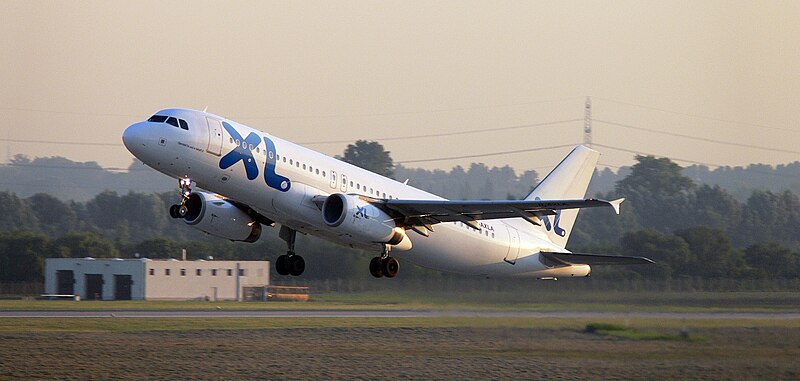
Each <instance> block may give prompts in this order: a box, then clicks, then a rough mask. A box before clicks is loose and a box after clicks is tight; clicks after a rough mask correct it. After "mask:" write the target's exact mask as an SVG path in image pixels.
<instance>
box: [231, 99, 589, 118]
mask: <svg viewBox="0 0 800 381" xmlns="http://www.w3.org/2000/svg"><path fill="white" fill-rule="evenodd" d="M576 99H582V97H569V98H558V99H549V100H542V101H531V102H518V103H509V104H494V105H487V106H473V107H456V108H442V109H433V110H414V111H394V112H381V113H365V114H327V115H311V116H249V117H248V116H241V115H240V116H238V118H241V119H253V120H265V119H326V118H367V117H375V116H395V115H418V114H437V113H443V112H453V111H472V110H487V109H493V108H505V107H517V106H530V105H535V104H545V103H558V102H566V101H574V100H576Z"/></svg>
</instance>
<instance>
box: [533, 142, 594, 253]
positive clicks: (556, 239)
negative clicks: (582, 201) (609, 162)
mask: <svg viewBox="0 0 800 381" xmlns="http://www.w3.org/2000/svg"><path fill="white" fill-rule="evenodd" d="M598 158H600V152H597V151H595V150H593V149H590V148H587V147H586V146H577V147H575V149H573V150H572V152H570V153H569V155H567V157H565V158H564V160H562V161H561V162H560V163H558V165H557V166H556V167H555V168H554V169H553V170H552V171H551V172H550V173H549V174H548V175H547V176H545V178H544V180H542V181H541V182H540V183H539V185H537V186H536V188H534V189H533V191H532V192H531V194H529V195H528V197H526V198H525V199H526V200H565V199H578V198H584V197H585V196H586V189H587V188H588V187H589V181H590V180H591V179H592V173H593V172H594V168H595V166H596V165H597V159H598ZM578 210H579V209H564V210H559V211H557V214H556V215H555V216H543V217H542V222H543V223H542V229H545V230H546V231H547V235H548V237H550V240H551V241H553V243H555V244H557V245H559V246H561V247H566V245H567V240H568V239H569V235H570V233H572V226H573V225H575V219H576V218H577V217H578Z"/></svg>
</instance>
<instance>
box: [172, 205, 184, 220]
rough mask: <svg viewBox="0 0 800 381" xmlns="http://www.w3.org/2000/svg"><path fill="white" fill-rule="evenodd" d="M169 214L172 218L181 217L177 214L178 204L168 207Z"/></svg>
mask: <svg viewBox="0 0 800 381" xmlns="http://www.w3.org/2000/svg"><path fill="white" fill-rule="evenodd" d="M169 216H170V217H172V218H181V216H179V215H178V205H172V206H170V207H169Z"/></svg>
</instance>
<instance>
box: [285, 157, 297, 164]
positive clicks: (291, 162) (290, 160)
mask: <svg viewBox="0 0 800 381" xmlns="http://www.w3.org/2000/svg"><path fill="white" fill-rule="evenodd" d="M283 161H286V158H284V159H283ZM292 164H294V161H293V160H292V159H289V165H292Z"/></svg>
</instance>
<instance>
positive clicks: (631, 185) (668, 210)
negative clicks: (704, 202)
mask: <svg viewBox="0 0 800 381" xmlns="http://www.w3.org/2000/svg"><path fill="white" fill-rule="evenodd" d="M636 161H638V163H637V164H635V165H634V166H633V167H632V168H631V174H630V175H628V176H627V177H625V178H624V179H622V180H620V181H619V182H618V183H617V187H616V189H615V192H616V195H618V197H625V198H626V200H627V201H626V202H627V203H628V204H629V205H631V206H632V207H633V209H634V210H636V211H637V219H638V222H639V224H641V226H642V227H644V228H654V229H657V230H659V231H662V232H670V231H672V230H675V229H678V228H682V227H685V223H686V221H687V218H688V217H689V216H690V211H689V210H688V206H689V205H690V192H691V190H692V189H693V188H694V183H693V182H692V180H691V179H690V178H688V177H686V176H684V175H683V174H681V167H680V166H678V165H677V164H675V163H674V162H672V161H671V160H669V159H667V158H655V157H653V156H636Z"/></svg>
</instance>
